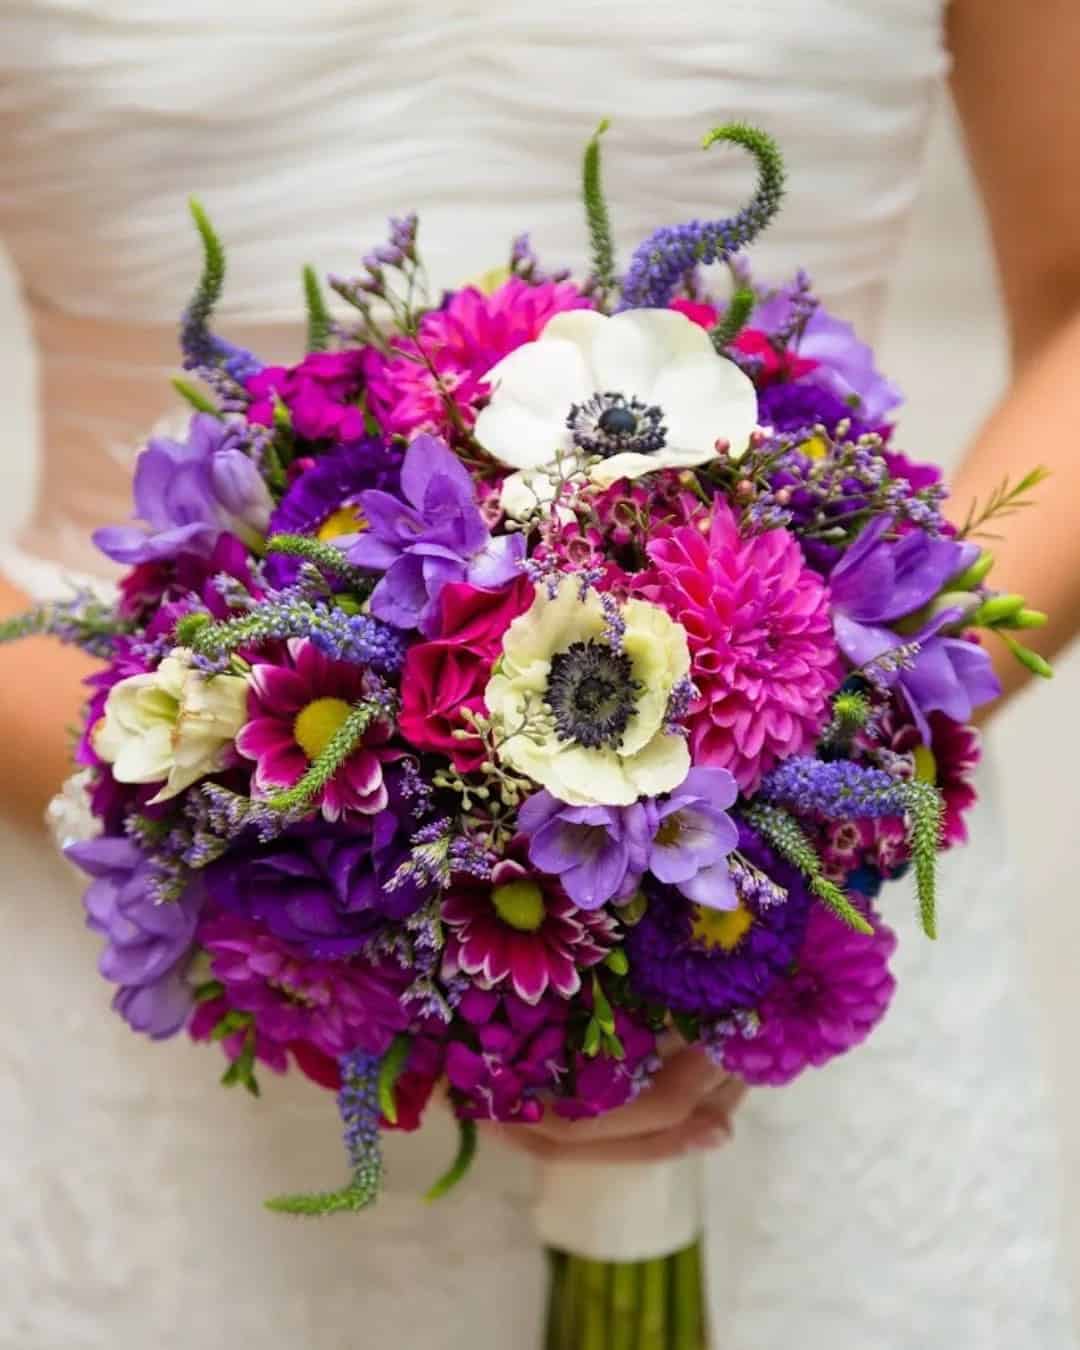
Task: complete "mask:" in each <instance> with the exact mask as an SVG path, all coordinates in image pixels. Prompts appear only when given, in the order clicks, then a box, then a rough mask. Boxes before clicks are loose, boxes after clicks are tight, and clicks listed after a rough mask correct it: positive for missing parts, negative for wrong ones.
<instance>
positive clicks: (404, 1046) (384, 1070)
mask: <svg viewBox="0 0 1080 1350" xmlns="http://www.w3.org/2000/svg"><path fill="white" fill-rule="evenodd" d="M411 1048H412V1041H410V1039H409V1037H408V1036H395V1037H394V1039H393V1041H392V1043H391V1045H390V1049H389V1050H387V1052H386V1055H385V1057H384V1058H383V1062H382V1064H381V1065H380V1066H379V1083H378V1093H379V1110H380V1111H381V1112H382V1113H383V1117H384V1118H385V1119H386V1121H387V1122H388V1123H389V1124H391V1125H396V1124H397V1101H396V1100H395V1098H394V1089H395V1088H396V1087H397V1081H398V1079H399V1078H400V1077H401V1075H402V1073H403V1072H404V1070H405V1065H406V1064H407V1063H408V1062H409V1050H410V1049H411Z"/></svg>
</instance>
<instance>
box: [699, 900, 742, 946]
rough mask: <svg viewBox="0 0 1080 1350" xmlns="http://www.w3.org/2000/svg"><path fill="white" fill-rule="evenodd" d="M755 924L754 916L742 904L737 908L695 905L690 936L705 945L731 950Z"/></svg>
mask: <svg viewBox="0 0 1080 1350" xmlns="http://www.w3.org/2000/svg"><path fill="white" fill-rule="evenodd" d="M753 924H754V916H753V915H752V914H751V913H750V911H749V910H748V909H743V907H742V905H740V906H739V907H738V908H737V909H709V908H708V907H707V906H705V905H695V906H694V925H693V927H692V928H691V929H690V937H691V938H692V939H693V941H694V942H698V943H700V944H701V946H703V947H719V948H721V950H723V951H725V952H731V951H734V950H735V948H736V947H737V946H738V945H739V943H740V942H741V941H742V940H743V938H744V937H745V935H746V933H747V932H748V931H749V930H750V929H751V928H752V927H753Z"/></svg>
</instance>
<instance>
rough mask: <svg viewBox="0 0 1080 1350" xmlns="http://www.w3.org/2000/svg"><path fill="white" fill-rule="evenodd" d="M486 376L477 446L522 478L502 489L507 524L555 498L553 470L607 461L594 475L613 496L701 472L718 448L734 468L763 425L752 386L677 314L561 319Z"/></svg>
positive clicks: (584, 313) (572, 314)
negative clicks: (675, 472) (662, 476)
mask: <svg viewBox="0 0 1080 1350" xmlns="http://www.w3.org/2000/svg"><path fill="white" fill-rule="evenodd" d="M484 378H485V380H486V381H487V382H488V383H489V384H490V385H491V388H492V396H491V402H490V403H489V404H488V406H487V407H486V408H484V409H483V410H482V411H481V413H480V414H479V416H478V417H477V420H476V438H477V440H478V441H479V442H480V444H481V445H483V446H484V448H485V449H486V450H488V451H489V452H490V453H491V454H492V455H494V457H495V458H496V459H497V460H499V461H500V462H501V463H503V464H507V465H509V466H510V467H511V468H513V469H517V470H519V472H518V473H516V474H512V475H511V476H510V478H509V479H508V480H507V482H506V484H505V486H504V490H503V507H504V509H506V510H507V511H508V512H509V513H510V514H511V515H522V514H525V513H526V512H528V511H529V510H530V509H531V508H533V507H534V506H535V505H536V502H537V500H538V499H539V500H541V501H545V500H550V498H551V496H552V493H553V490H554V489H553V485H552V468H553V466H557V465H561V466H563V467H564V469H566V468H569V469H573V468H576V467H578V466H580V464H581V462H582V460H583V459H584V458H585V457H586V456H595V455H602V456H603V459H602V460H601V461H600V462H599V463H598V464H596V465H595V466H594V467H593V469H592V470H591V472H590V477H591V478H592V481H593V482H595V483H597V484H598V485H599V486H601V487H609V486H610V485H611V484H612V483H614V482H616V481H617V480H618V479H620V478H639V477H640V476H641V475H642V474H644V473H650V472H652V471H653V470H656V469H687V468H694V467H696V466H697V465H699V464H705V463H707V462H708V461H709V460H710V459H713V458H715V456H716V453H717V452H716V445H717V442H718V441H720V442H727V445H728V450H727V454H728V455H729V457H730V458H732V459H738V458H739V457H740V456H741V455H742V454H743V453H744V452H745V451H746V447H747V445H748V444H749V441H750V435H751V433H752V432H753V430H754V427H755V425H756V423H757V394H756V393H755V391H754V386H753V384H752V383H751V381H750V380H749V378H748V377H747V376H746V375H744V374H743V372H742V371H741V370H740V369H739V367H738V366H736V365H735V364H734V363H733V362H731V361H728V360H726V359H725V358H724V357H722V356H719V355H717V353H716V351H715V350H714V348H713V345H712V340H711V338H710V337H709V335H708V333H707V332H706V331H705V330H704V329H703V328H702V327H701V326H700V325H699V324H696V323H693V322H692V321H691V320H690V319H688V318H687V317H686V315H685V314H680V313H679V312H678V311H677V310H672V309H631V310H626V311H624V312H623V313H621V314H615V315H613V316H608V315H605V314H598V313H596V311H595V310H589V309H576V310H569V311H567V312H565V313H562V314H556V315H555V317H554V318H553V319H552V320H551V321H550V323H548V324H547V326H546V327H545V329H544V331H543V332H542V333H541V335H540V337H539V338H537V340H536V341H535V342H527V343H525V344H524V345H523V346H521V347H518V348H517V349H516V350H515V351H513V352H511V353H510V355H509V356H507V357H504V359H503V360H502V361H500V362H499V363H498V364H497V365H496V366H494V367H493V368H492V369H491V370H490V371H488V372H487V374H486V375H485V377H484ZM564 476H565V473H564Z"/></svg>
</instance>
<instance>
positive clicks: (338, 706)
mask: <svg viewBox="0 0 1080 1350" xmlns="http://www.w3.org/2000/svg"><path fill="white" fill-rule="evenodd" d="M348 715H349V705H348V704H347V703H346V702H345V700H344V699H343V698H317V699H316V700H315V702H314V703H309V704H308V705H307V707H306V708H302V709H301V710H300V712H299V713H298V714H297V716H296V721H295V722H294V723H293V735H294V736H295V737H296V743H297V745H298V746H299V747H300V749H301V750H303V752H304V754H305V755H307V757H308V759H318V757H319V756H320V755H321V754H322V752H323V751H324V750H325V749H326V747H327V746H328V745H329V744H330V742H331V741H332V740H333V738H334V736H335V735H337V733H338V732H339V731H340V730H341V727H342V725H343V723H344V721H345V719H346V718H347V717H348Z"/></svg>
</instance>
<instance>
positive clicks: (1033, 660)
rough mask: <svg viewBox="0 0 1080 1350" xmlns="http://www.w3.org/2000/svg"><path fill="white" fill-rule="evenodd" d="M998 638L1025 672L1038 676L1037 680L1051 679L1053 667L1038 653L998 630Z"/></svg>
mask: <svg viewBox="0 0 1080 1350" xmlns="http://www.w3.org/2000/svg"><path fill="white" fill-rule="evenodd" d="M998 636H999V637H1000V638H1001V640H1002V642H1004V644H1005V645H1006V647H1008V649H1009V651H1011V652H1012V654H1013V656H1015V657H1016V659H1017V660H1018V661H1019V662H1020V664H1021V665H1022V666H1023V667H1024V668H1025V670H1030V671H1031V673H1032V675H1038V676H1039V678H1040V679H1043V680H1049V679H1052V678H1053V674H1054V668H1053V666H1052V665H1051V664H1050V662H1049V661H1047V660H1045V659H1044V658H1043V657H1041V656H1040V655H1039V653H1038V652H1033V651H1032V650H1031V648H1030V647H1025V646H1023V644H1022V643H1019V642H1017V641H1016V639H1015V638H1011V637H1009V635H1008V634H1007V633H1003V632H1001V630H1000V629H999V630H998Z"/></svg>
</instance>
